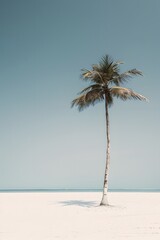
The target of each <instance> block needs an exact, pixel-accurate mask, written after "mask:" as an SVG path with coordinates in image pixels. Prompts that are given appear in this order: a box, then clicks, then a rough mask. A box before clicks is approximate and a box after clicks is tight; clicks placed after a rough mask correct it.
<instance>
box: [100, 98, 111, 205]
mask: <svg viewBox="0 0 160 240" xmlns="http://www.w3.org/2000/svg"><path fill="white" fill-rule="evenodd" d="M105 113H106V135H107V149H106V168H105V175H104V186H103V196H102V201H101V203H100V205H101V206H108V205H109V204H108V174H109V164H110V132H109V113H108V101H107V96H106V97H105Z"/></svg>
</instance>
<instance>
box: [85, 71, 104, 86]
mask: <svg viewBox="0 0 160 240" xmlns="http://www.w3.org/2000/svg"><path fill="white" fill-rule="evenodd" d="M81 72H82V73H81V78H82V79H83V80H85V81H88V80H89V81H91V82H94V83H103V82H104V81H103V78H102V76H101V74H100V72H99V71H97V70H95V68H94V67H93V69H92V70H88V69H82V70H81Z"/></svg>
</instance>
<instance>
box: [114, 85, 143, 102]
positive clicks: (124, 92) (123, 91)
mask: <svg viewBox="0 0 160 240" xmlns="http://www.w3.org/2000/svg"><path fill="white" fill-rule="evenodd" d="M110 93H111V95H112V96H113V97H117V98H120V99H122V100H124V101H125V100H127V99H137V100H145V101H147V98H146V97H144V96H142V95H141V94H139V93H136V92H134V91H132V90H131V89H128V88H122V87H112V88H110Z"/></svg>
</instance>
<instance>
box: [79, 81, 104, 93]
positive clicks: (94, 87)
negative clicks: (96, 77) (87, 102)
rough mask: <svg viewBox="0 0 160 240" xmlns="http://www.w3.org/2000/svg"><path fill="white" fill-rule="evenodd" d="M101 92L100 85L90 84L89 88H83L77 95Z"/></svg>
mask: <svg viewBox="0 0 160 240" xmlns="http://www.w3.org/2000/svg"><path fill="white" fill-rule="evenodd" d="M94 89H95V90H103V88H102V85H101V84H98V83H97V84H92V85H90V86H89V87H86V88H84V89H83V90H82V91H81V92H79V93H78V94H82V93H85V92H88V91H91V90H94Z"/></svg>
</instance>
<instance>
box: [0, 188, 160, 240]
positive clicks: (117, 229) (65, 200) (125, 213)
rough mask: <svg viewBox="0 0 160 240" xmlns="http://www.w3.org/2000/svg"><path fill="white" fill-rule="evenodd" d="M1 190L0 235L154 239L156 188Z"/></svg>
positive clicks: (7, 239)
mask: <svg viewBox="0 0 160 240" xmlns="http://www.w3.org/2000/svg"><path fill="white" fill-rule="evenodd" d="M101 196H102V194H101V193H97V192H96V193H95V192H66V193H64V192H59V193H58V192H50V193H46V192H44V193H40V192H37V193H36V192H35V193H33V192H30V193H29V192H28V193H0V240H55V239H60V240H61V239H63V240H72V239H77V240H90V239H92V240H99V239H100V240H106V239H108V240H112V239H115V240H123V239H129V240H130V239H134V240H135V239H136V240H159V239H160V193H148V192H147V193H135V192H134V193H133V192H132V193H131V192H130V193H126V192H125V193H119V192H112V193H109V202H110V204H111V205H112V206H110V207H99V206H98V205H99V203H100V200H101Z"/></svg>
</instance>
